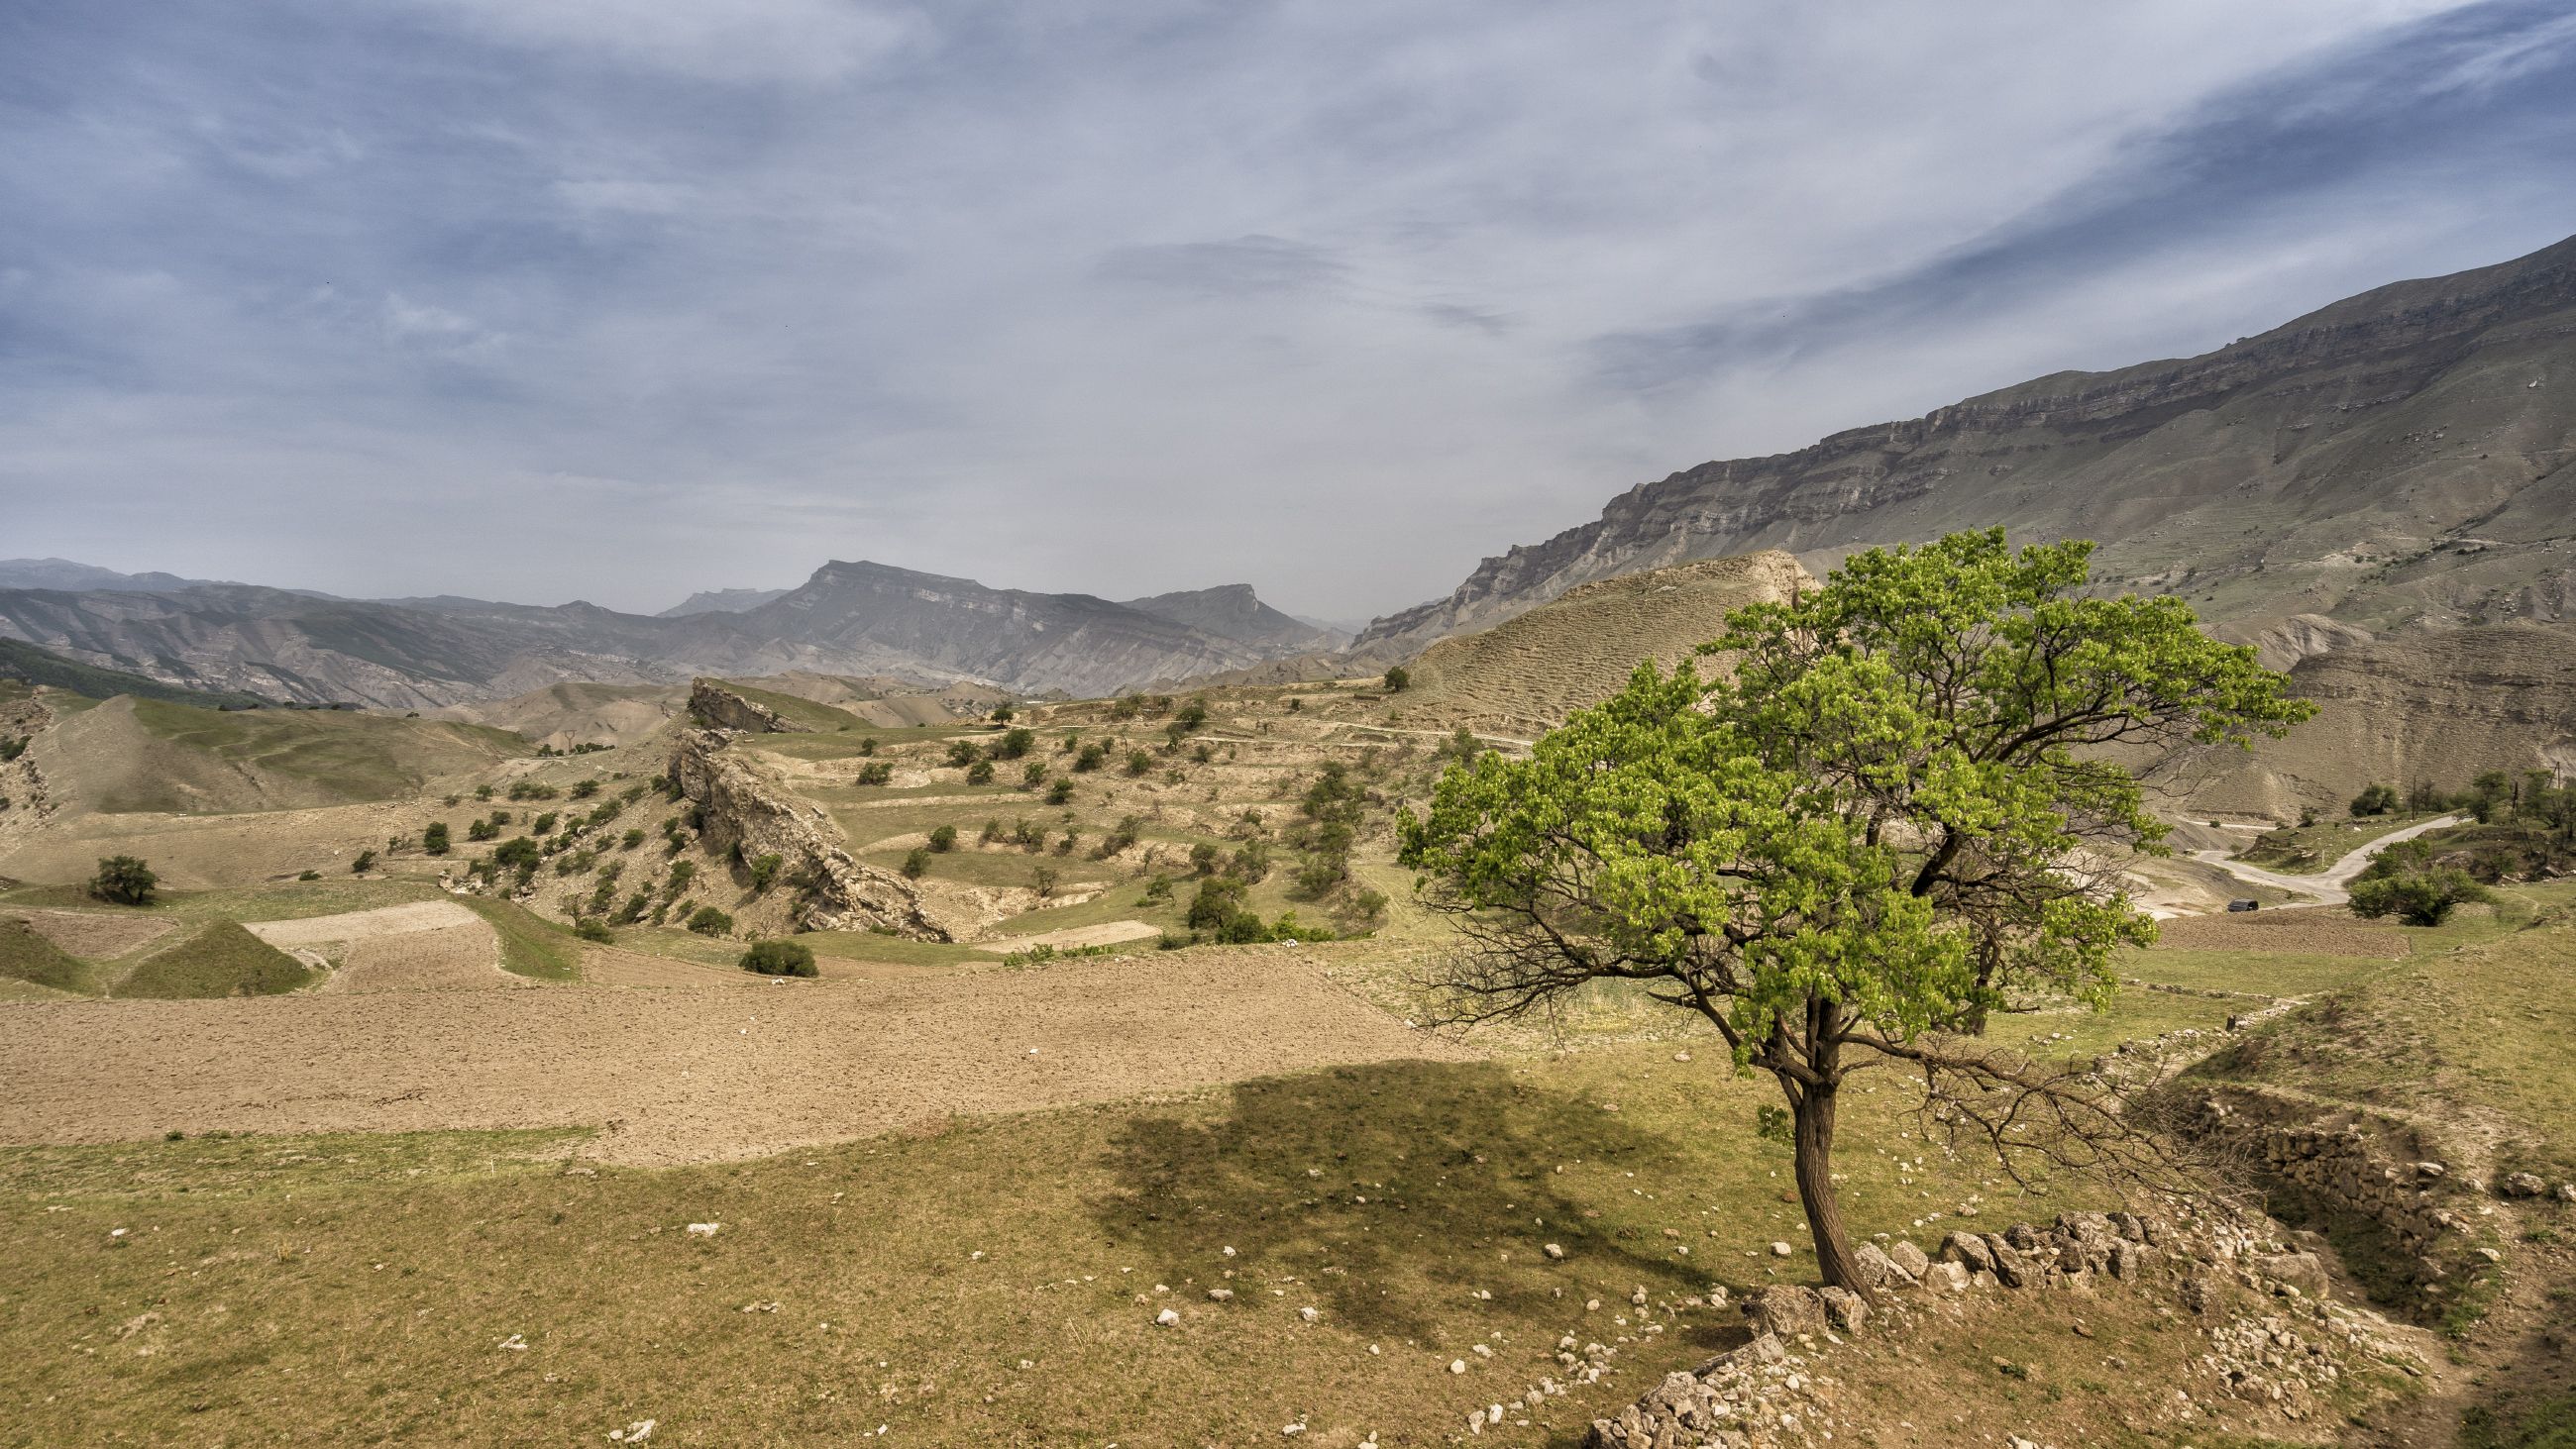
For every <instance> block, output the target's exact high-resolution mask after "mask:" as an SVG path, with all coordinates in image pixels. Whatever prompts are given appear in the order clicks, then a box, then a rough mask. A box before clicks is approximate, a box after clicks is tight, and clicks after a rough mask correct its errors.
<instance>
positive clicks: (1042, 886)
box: [1029, 865, 1059, 901]
mask: <svg viewBox="0 0 2576 1449" xmlns="http://www.w3.org/2000/svg"><path fill="white" fill-rule="evenodd" d="M1058 879H1059V877H1058V876H1057V875H1056V870H1055V867H1054V866H1051V865H1041V866H1035V867H1033V868H1031V869H1030V871H1029V889H1031V890H1033V891H1036V892H1037V893H1038V899H1039V900H1042V901H1043V900H1048V899H1051V898H1053V896H1054V895H1055V888H1056V883H1057V881H1058Z"/></svg>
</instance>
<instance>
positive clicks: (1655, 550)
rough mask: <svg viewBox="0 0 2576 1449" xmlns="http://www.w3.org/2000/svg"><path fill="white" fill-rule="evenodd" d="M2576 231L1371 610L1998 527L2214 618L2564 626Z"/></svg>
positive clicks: (1483, 612)
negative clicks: (2521, 253) (2064, 543)
mask: <svg viewBox="0 0 2576 1449" xmlns="http://www.w3.org/2000/svg"><path fill="white" fill-rule="evenodd" d="M2571 458H2576V239H2570V240H2568V241H2563V242H2560V243H2558V244H2557V245H2555V246H2551V247H2548V248H2546V249H2544V250H2542V251H2539V252H2535V253H2533V254H2532V255H2530V256H2526V257H2523V258H2521V259H2519V260H2517V261H2511V262H2506V263H2504V264H2502V265H2498V266H2491V267H2484V268H2480V269H2478V270H2475V271H2468V272H2461V273H2458V274H2456V275H2453V276H2447V277H2438V278H2433V279H2430V280H2423V281H2410V282H2399V283H2396V284H2394V285H2391V286H2385V287H2380V288H2376V289H2374V290H2372V291H2368V292H2364V293H2362V294H2360V295H2359V296H2355V297H2351V298H2348V299H2346V300H2344V301H2341V302H2337V303H2335V304H2333V305H2331V306H2328V307H2325V308H2322V309H2320V310H2318V311H2315V312H2311V313H2309V314H2307V315H2306V316H2303V317H2299V318H2297V319H2295V320H2293V321H2290V322H2287V323H2285V324H2283V325H2281V326H2279V327H2276V328H2274V329H2272V330H2271V331H2269V332H2265V333H2263V334H2262V335H2260V336H2256V337H2248V338H2244V339H2242V340H2240V341H2237V342H2235V343H2233V344H2231V345H2229V346H2227V347H2222V348H2220V349H2218V350H2217V351H2214V352H2210V353H2206V354H2203V355H2201V356H2198V357H2193V358H2186V359H2182V360H2175V361H2162V362H2147V363H2141V364H2138V365H2137V366H2134V367H2127V368H2122V369H2120V370H2118V371H2116V372H2061V373H2055V374H2052V375H2050V376H2047V377H2042V378H2037V379H2034V380H2032V381H2030V382H2025V383H2022V384H2020V385H2019V386H2016V387H2009V388H2005V389H2003V390H2001V391H1998V392H1991V393H1986V394H1984V395H1982V396H1979V397H1973V398H1969V399H1967V400H1965V401H1963V402H1959V403H1955V404H1952V405H1950V406H1948V407H1944V408H1939V409H1936V410H1935V411H1933V412H1931V413H1929V414H1926V415H1925V416H1923V417H1919V418H1912V419H1907V420H1903V421H1898V422H1884V423H1874V424H1871V425H1870V426H1867V427H1860V428H1853V429H1850V430H1848V431H1845V432H1840V433H1836V434H1834V435H1832V436H1831V437H1828V438H1825V439H1823V440H1822V441H1820V442H1817V443H1815V444H1813V445H1812V446H1809V447H1806V448H1802V449H1800V450H1798V451H1796V452H1793V453H1782V454H1777V455H1774V456H1771V457H1764V458H1736V459H1728V460H1723V461H1717V462H1709V463H1702V464H1700V465H1699V466H1698V467H1695V468H1690V469H1687V470H1685V471H1683V472H1679V473H1675V474H1672V475H1671V476H1669V477H1666V478H1663V479H1660V480H1658V481H1655V482H1651V483H1644V484H1640V485H1639V486H1637V487H1635V488H1632V489H1630V490H1629V491H1627V492H1626V493H1623V494H1621V495H1619V496H1618V497H1617V498H1614V499H1612V500H1611V502H1610V504H1609V506H1608V507H1606V508H1605V509H1603V510H1602V512H1601V516H1600V517H1599V518H1597V519H1595V520H1594V521H1592V522H1590V523H1587V524H1583V525H1581V526H1580V527H1576V528H1570V529H1567V530H1566V531H1564V532H1563V533H1560V534H1558V535H1556V536H1555V537H1553V538H1550V539H1548V540H1546V541H1544V542H1541V543H1536V544H1529V545H1525V546H1521V547H1516V548H1513V549H1511V550H1509V551H1508V552H1506V553H1504V554H1502V555H1500V556H1499V557H1494V558H1488V559H1486V560H1485V561H1484V562H1483V564H1481V565H1480V566H1479V567H1478V568H1477V569H1476V570H1475V572H1474V573H1472V574H1471V575H1469V576H1468V578H1467V579H1466V580H1465V581H1463V582H1462V583H1460V584H1459V585H1458V586H1457V587H1456V588H1455V589H1454V590H1452V591H1451V592H1450V593H1449V594H1448V595H1447V596H1446V597H1444V598H1440V599H1435V600H1432V601H1431V602H1428V603H1425V604H1421V605H1418V606H1416V607H1415V608H1412V609H1408V610H1405V611H1402V612H1400V613H1397V614H1394V615H1390V616H1387V617H1384V618H1380V619H1377V620H1375V621H1373V622H1371V623H1370V625H1369V626H1368V628H1366V629H1365V630H1363V631H1361V633H1360V636H1359V638H1358V640H1357V642H1356V644H1355V646H1354V647H1355V649H1357V650H1359V651H1361V652H1363V653H1364V654H1368V655H1371V656H1374V657H1386V658H1400V657H1405V656H1409V655H1411V654H1414V653H1417V652H1419V651H1420V650H1421V649H1422V648H1423V647H1425V646H1426V645H1428V644H1430V643H1431V642H1432V641H1434V640H1436V639H1440V638H1442V637H1445V636H1448V635H1452V634H1456V633H1460V632H1462V631H1467V630H1474V629H1482V628H1488V627H1491V626H1492V625H1494V624H1496V623H1499V622H1501V621H1502V620H1505V619H1508V618H1510V617H1512V616H1513V615H1515V614H1518V613H1521V612H1523V611H1525V610H1528V609H1530V608H1532V607H1535V606H1536V605H1539V604H1542V603H1545V602H1547V601H1548V600H1550V599H1554V598H1556V597H1558V596H1559V595H1561V594H1563V593H1564V592H1565V591H1566V590H1568V589H1570V588H1573V587H1574V586H1576V585H1578V584H1582V583H1586V582H1589V581H1591V580H1594V579H1602V578H1608V577H1612V576H1614V575H1619V574H1627V573H1634V572H1638V571H1640V570H1643V569H1649V568H1655V567H1659V566H1662V565H1666V564H1673V563H1679V562H1683V561H1685V560H1690V559H1700V558H1718V557H1725V556H1730V555H1738V554H1746V553H1751V552H1754V551H1756V550H1759V549H1766V548H1779V549H1785V550H1788V551H1790V552H1793V553H1795V554H1797V555H1798V556H1799V558H1800V559H1801V561H1802V562H1804V563H1805V564H1806V565H1807V566H1808V567H1809V568H1811V569H1816V570H1818V571H1821V570H1822V569H1823V568H1825V567H1828V566H1830V565H1831V564H1833V563H1834V562H1836V561H1838V560H1839V559H1840V558H1841V557H1842V556H1843V555H1844V554H1846V553H1848V552H1850V551H1851V550H1853V549H1856V548H1864V547H1868V546H1870V545H1872V544H1884V543H1900V542H1905V541H1908V540H1919V539H1927V538H1932V537H1935V536H1937V535H1939V534H1941V533H1944V532H1947V531H1949V530H1952V529H1957V528H1964V527H1986V526H1992V525H1997V524H2001V525H2005V526H2007V527H2009V528H2010V529H2011V530H2012V532H2013V533H2014V534H2015V535H2016V536H2017V537H2028V538H2032V539H2048V538H2059V537H2069V536H2075V537H2085V538H2092V539H2097V540H2100V541H2101V543H2102V548H2101V551H2100V553H2099V554H2098V555H2097V556H2096V560H2095V564H2096V570H2095V571H2096V576H2097V577H2104V578H2107V579H2109V580H2111V581H2114V582H2117V583H2120V584H2124V585H2126V586H2129V587H2132V588H2137V589H2141V590H2150V591H2159V592H2177V593H2181V594H2184V595H2186V596H2187V597H2189V598H2190V599H2191V601H2192V602H2193V603H2194V605H2195V606H2197V607H2198V608H2199V609H2200V610H2201V612H2202V613H2203V615H2204V617H2208V618H2213V619H2218V620H2265V619H2277V618H2287V617H2291V616H2297V615H2317V616H2324V617H2327V618H2332V619H2337V620H2343V621H2347V622H2350V623H2355V624H2359V625H2362V626H2364V627H2367V628H2370V629H2374V630H2381V631H2385V630H2390V629H2407V628H2413V627H2418V626H2440V625H2456V624H2469V623H2501V622H2507V621H2513V620H2541V621H2558V620H2563V619H2565V618H2566V617H2567V616H2568V611H2569V608H2570V605H2571V593H2576V482H2572V481H2571V478H2572V477H2576V475H2571V474H2570V472H2569V470H2568V466H2567V465H2568V463H2569V461H2570V459H2571Z"/></svg>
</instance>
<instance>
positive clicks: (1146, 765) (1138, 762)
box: [1127, 750, 1154, 775]
mask: <svg viewBox="0 0 2576 1449" xmlns="http://www.w3.org/2000/svg"><path fill="white" fill-rule="evenodd" d="M1153 768H1154V755H1153V752H1152V751H1151V750H1129V751H1128V752H1127V773H1128V774H1130V775H1142V774H1146V773H1148V772H1149V771H1151V770H1152V769H1153Z"/></svg>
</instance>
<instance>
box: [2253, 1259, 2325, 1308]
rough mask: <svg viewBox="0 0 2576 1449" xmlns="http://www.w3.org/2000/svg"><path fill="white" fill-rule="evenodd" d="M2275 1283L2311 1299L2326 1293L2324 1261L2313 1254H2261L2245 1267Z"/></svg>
mask: <svg viewBox="0 0 2576 1449" xmlns="http://www.w3.org/2000/svg"><path fill="white" fill-rule="evenodd" d="M2246 1266H2248V1267H2250V1268H2252V1269H2253V1270H2254V1272H2255V1273H2256V1274H2258V1275H2260V1276H2262V1277H2265V1278H2269V1279H2271V1280H2272V1281H2273V1282H2275V1283H2287V1284H2289V1285H2290V1286H2291V1287H2293V1288H2296V1289H2298V1290H2299V1291H2300V1292H2302V1293H2305V1294H2307V1295H2308V1296H2309V1297H2311V1298H2315V1297H2321V1296H2323V1295H2324V1293H2325V1291H2326V1265H2325V1261H2324V1260H2323V1259H2321V1258H2319V1257H2318V1256H2317V1255H2316V1254H2314V1253H2263V1254H2259V1255H2257V1256H2255V1257H2254V1258H2253V1259H2251V1260H2249V1261H2248V1263H2247V1265H2246Z"/></svg>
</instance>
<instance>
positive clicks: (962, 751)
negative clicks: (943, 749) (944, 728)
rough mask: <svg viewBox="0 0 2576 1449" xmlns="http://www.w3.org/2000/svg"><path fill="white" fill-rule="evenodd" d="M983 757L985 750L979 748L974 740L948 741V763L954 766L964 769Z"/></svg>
mask: <svg viewBox="0 0 2576 1449" xmlns="http://www.w3.org/2000/svg"><path fill="white" fill-rule="evenodd" d="M982 758H984V752H983V751H982V750H979V749H977V748H976V747H975V742H974V741H972V740H950V741H949V742H948V763H949V764H950V765H952V766H954V767H957V768H960V769H963V768H964V767H966V766H968V765H971V764H973V763H975V762H976V761H977V760H980V759H982Z"/></svg>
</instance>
